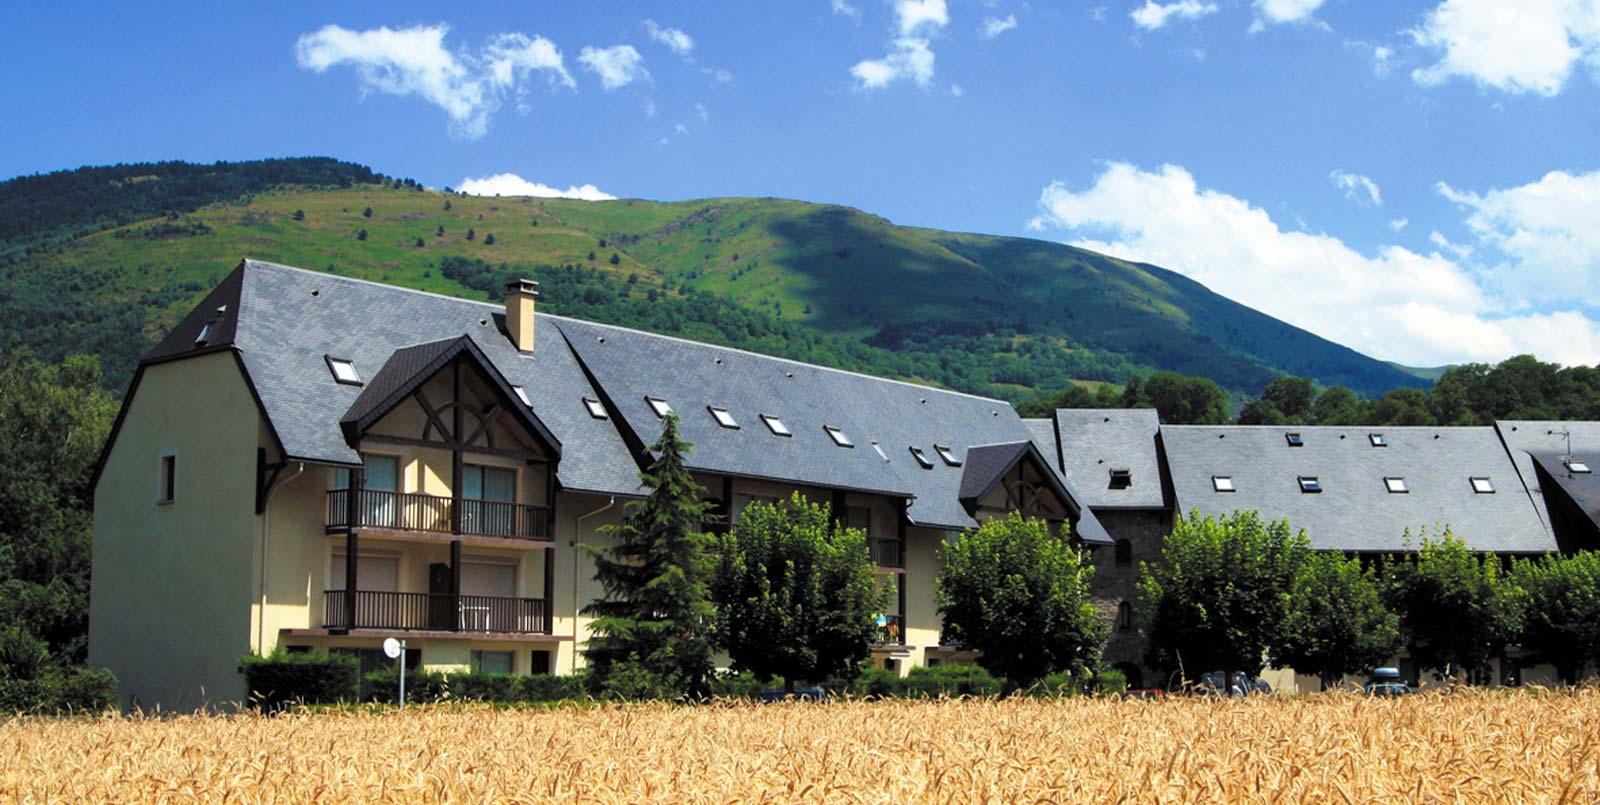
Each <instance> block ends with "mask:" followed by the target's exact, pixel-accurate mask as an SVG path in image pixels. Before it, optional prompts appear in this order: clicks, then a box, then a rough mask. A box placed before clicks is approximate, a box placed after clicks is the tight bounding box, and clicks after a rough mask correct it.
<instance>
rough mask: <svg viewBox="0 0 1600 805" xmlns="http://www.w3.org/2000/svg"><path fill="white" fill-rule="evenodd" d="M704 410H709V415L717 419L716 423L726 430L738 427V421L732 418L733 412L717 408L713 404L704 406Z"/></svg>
mask: <svg viewBox="0 0 1600 805" xmlns="http://www.w3.org/2000/svg"><path fill="white" fill-rule="evenodd" d="M706 410H707V411H710V412H711V416H712V417H713V418H715V419H716V420H717V424H718V425H721V426H722V427H724V428H727V429H728V430H738V429H739V423H738V421H737V420H735V419H734V418H733V414H730V413H728V409H726V408H718V407H716V406H715V405H708V406H706Z"/></svg>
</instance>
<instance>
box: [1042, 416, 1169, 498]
mask: <svg viewBox="0 0 1600 805" xmlns="http://www.w3.org/2000/svg"><path fill="white" fill-rule="evenodd" d="M1055 427H1056V430H1057V438H1059V439H1060V450H1061V452H1060V460H1061V464H1062V467H1061V469H1062V472H1063V474H1065V475H1066V476H1067V480H1069V481H1071V482H1072V486H1073V488H1074V489H1075V490H1077V491H1078V493H1080V494H1081V495H1083V496H1084V498H1085V499H1086V501H1087V503H1088V504H1089V506H1090V507H1091V508H1095V509H1164V508H1167V506H1168V502H1167V499H1166V495H1165V494H1164V493H1163V484H1162V478H1161V461H1160V458H1159V457H1158V455H1157V453H1156V435H1157V434H1158V433H1160V432H1161V420H1159V419H1158V418H1157V417H1156V411H1155V409H1154V408H1132V409H1121V408H1116V409H1098V408H1083V409H1074V408H1063V409H1060V410H1058V411H1056V412H1055ZM1113 469H1122V470H1128V471H1129V473H1130V476H1131V478H1132V483H1131V484H1129V485H1128V486H1126V487H1124V488H1122V489H1113V488H1111V470H1113Z"/></svg>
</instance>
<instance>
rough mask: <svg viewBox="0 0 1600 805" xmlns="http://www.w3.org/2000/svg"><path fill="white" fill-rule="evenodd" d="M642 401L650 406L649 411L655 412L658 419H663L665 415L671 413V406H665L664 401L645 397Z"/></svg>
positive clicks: (665, 402)
mask: <svg viewBox="0 0 1600 805" xmlns="http://www.w3.org/2000/svg"><path fill="white" fill-rule="evenodd" d="M644 401H645V402H647V403H649V404H650V410H652V411H654V412H656V416H658V417H661V418H663V419H665V418H666V416H667V414H670V413H672V406H670V405H667V401H666V400H662V399H657V398H655V397H646V398H644Z"/></svg>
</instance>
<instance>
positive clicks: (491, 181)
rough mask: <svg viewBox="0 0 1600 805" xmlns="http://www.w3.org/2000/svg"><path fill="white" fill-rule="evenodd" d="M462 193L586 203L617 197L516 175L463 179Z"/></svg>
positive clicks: (595, 190) (588, 189)
mask: <svg viewBox="0 0 1600 805" xmlns="http://www.w3.org/2000/svg"><path fill="white" fill-rule="evenodd" d="M458 189H459V190H460V191H461V192H463V193H466V194H467V195H470V196H536V197H538V198H576V199H582V200H584V201H606V200H608V199H614V198H616V196H613V195H611V194H610V193H605V192H602V191H601V190H600V188H598V187H595V186H594V185H592V184H586V185H581V186H573V187H568V188H567V189H566V190H558V189H556V188H554V187H551V186H549V185H547V184H540V183H538V182H530V181H528V180H527V179H524V178H522V177H521V176H518V175H516V174H515V173H497V174H495V175H493V176H484V177H482V178H479V179H462V180H461V187H460V188H458Z"/></svg>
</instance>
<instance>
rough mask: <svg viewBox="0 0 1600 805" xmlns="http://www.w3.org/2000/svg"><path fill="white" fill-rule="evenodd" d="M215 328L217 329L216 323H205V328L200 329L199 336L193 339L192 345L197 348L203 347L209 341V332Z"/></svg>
mask: <svg viewBox="0 0 1600 805" xmlns="http://www.w3.org/2000/svg"><path fill="white" fill-rule="evenodd" d="M216 327H217V323H216V322H213V321H208V322H206V323H205V326H203V327H201V328H200V334H199V335H197V336H195V337H194V345H195V346H197V347H203V346H205V345H206V342H207V341H209V340H211V331H212V330H214V329H216Z"/></svg>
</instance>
